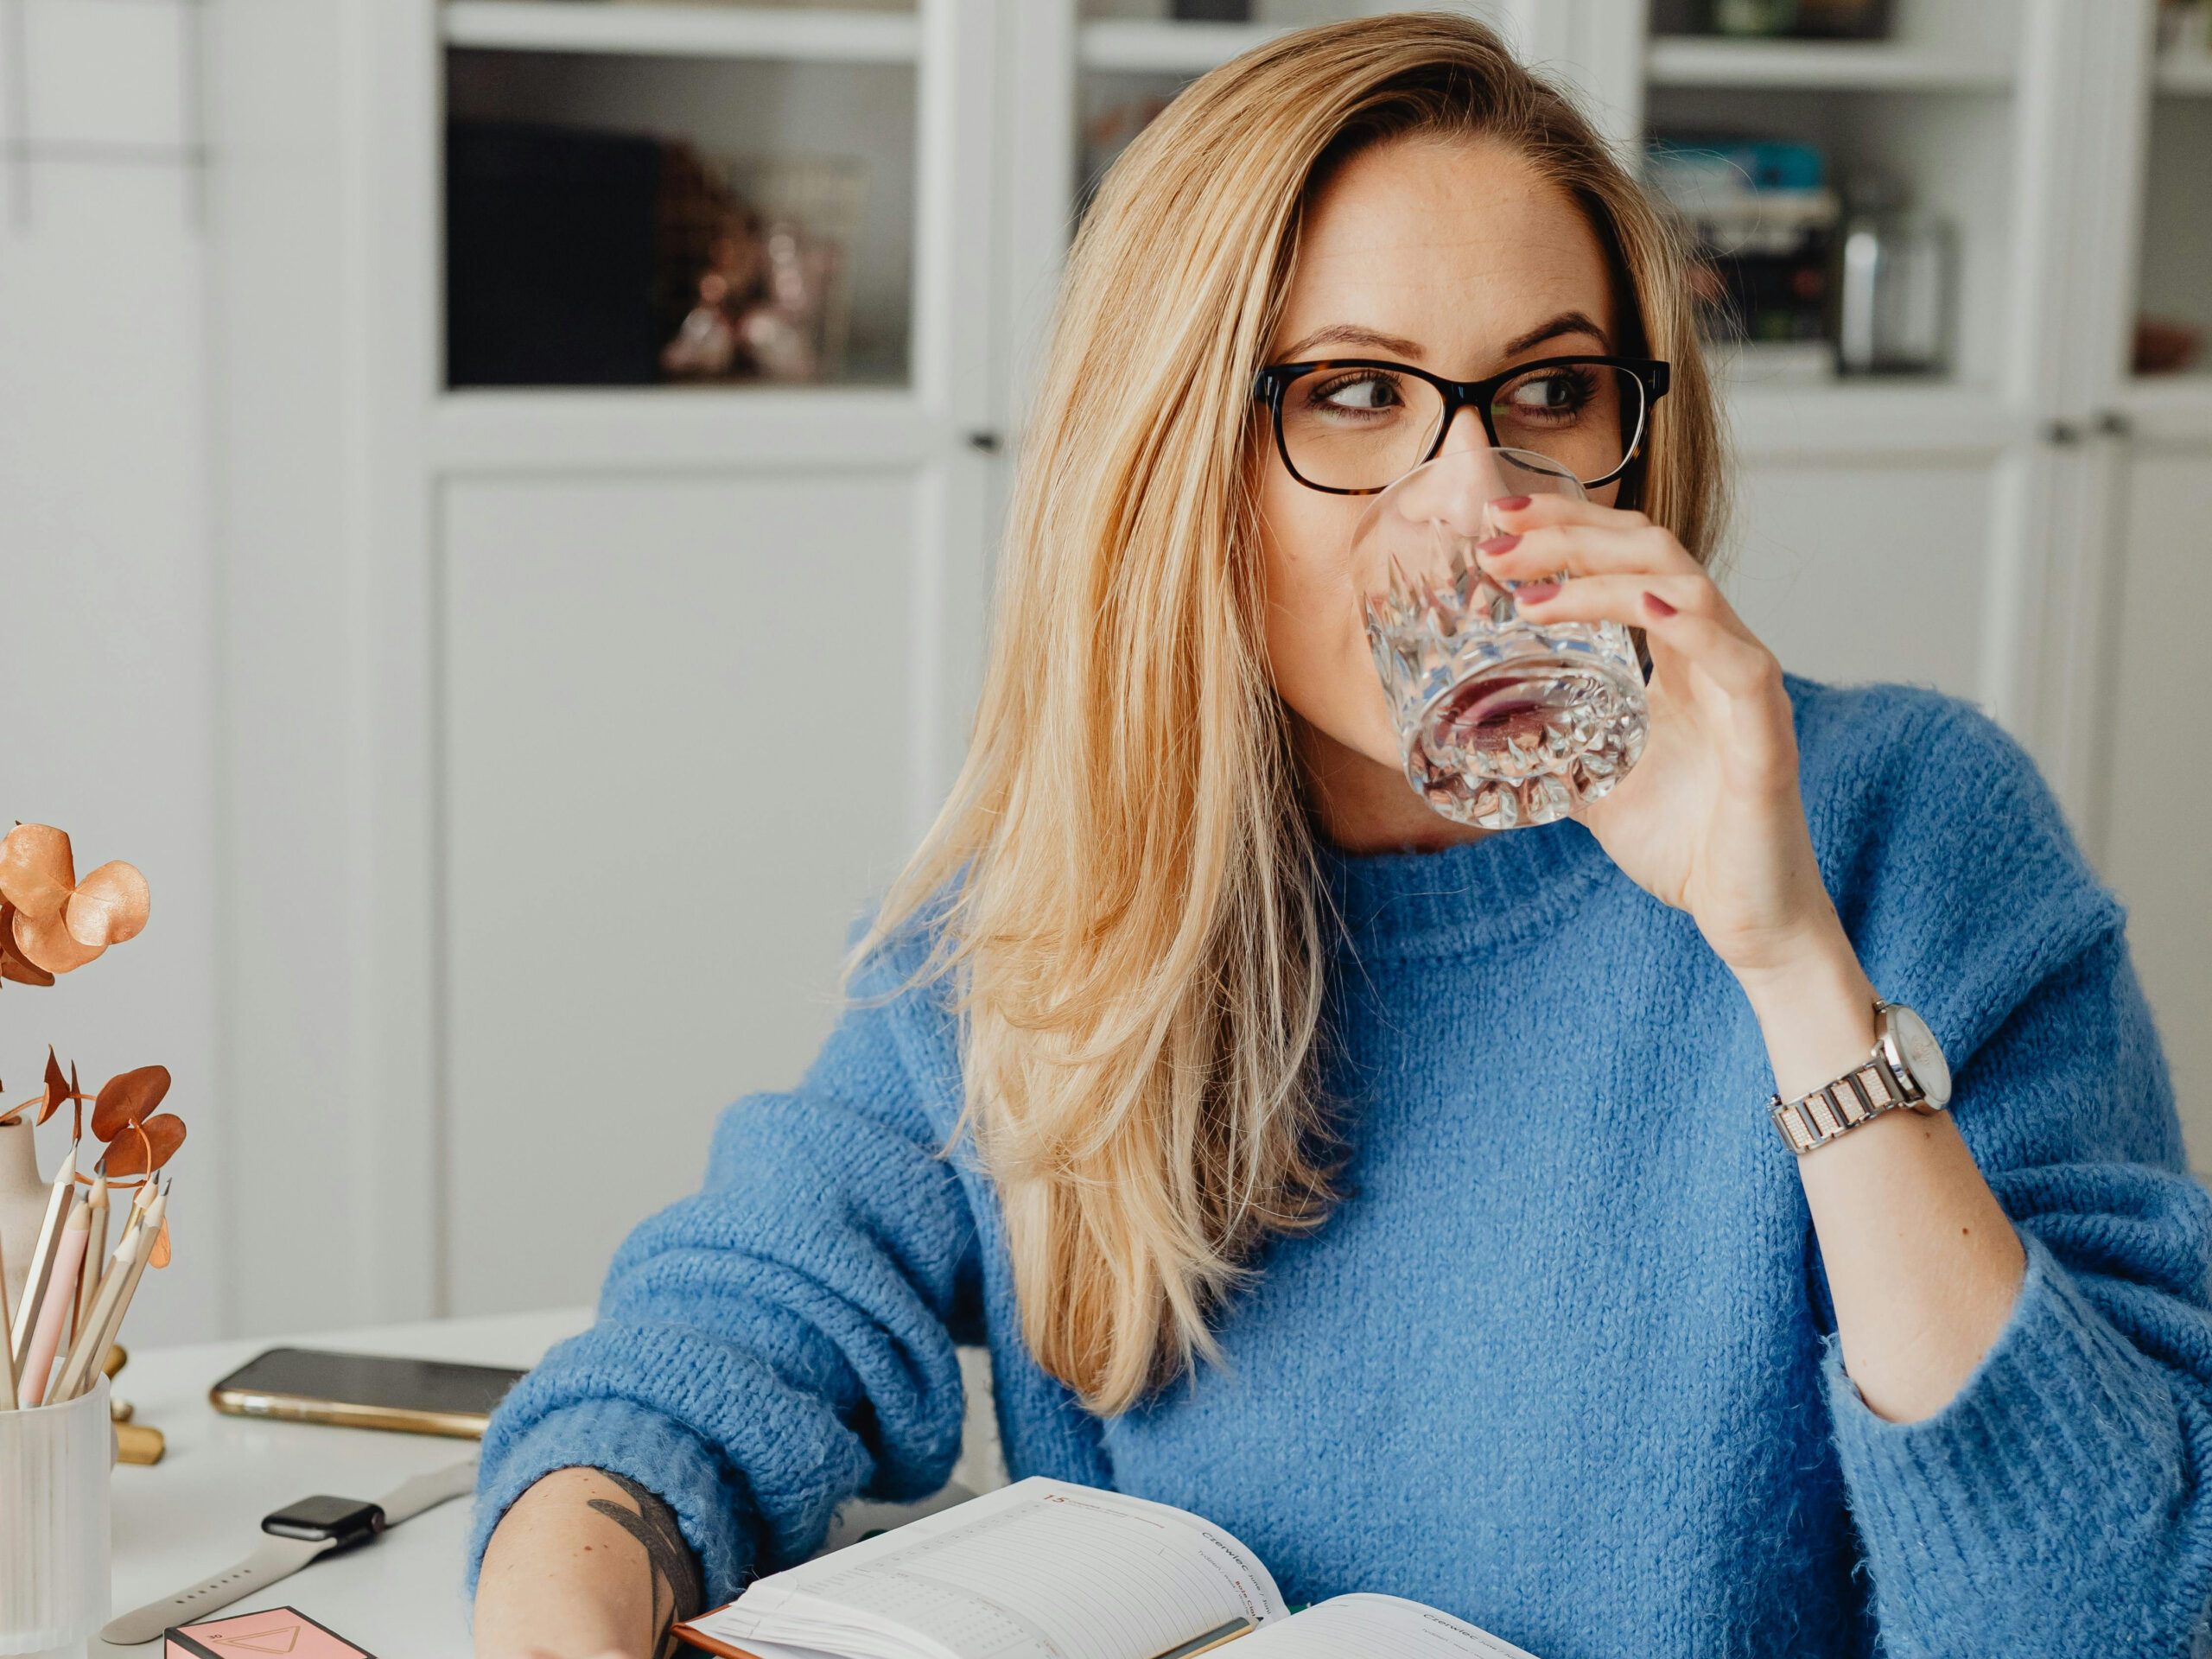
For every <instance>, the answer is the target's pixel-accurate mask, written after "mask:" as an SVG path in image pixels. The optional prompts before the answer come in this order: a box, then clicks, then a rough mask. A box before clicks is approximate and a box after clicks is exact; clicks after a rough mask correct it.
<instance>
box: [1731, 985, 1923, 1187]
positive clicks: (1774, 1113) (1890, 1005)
mask: <svg viewBox="0 0 2212 1659" xmlns="http://www.w3.org/2000/svg"><path fill="white" fill-rule="evenodd" d="M1950 1099H1951V1067H1950V1064H1949V1062H1948V1061H1947V1060H1945V1059H1944V1058H1943V1046H1942V1044H1940V1043H1938V1042H1937V1041H1936V1033H1934V1032H1932V1031H1930V1030H1929V1029H1928V1022H1927V1021H1926V1020H1923V1019H1922V1018H1921V1017H1920V1016H1919V1015H1918V1014H1915V1013H1914V1012H1913V1011H1912V1010H1911V1009H1910V1008H1908V1007H1904V1006H1903V1005H1902V1004H1899V1003H1896V1002H1877V1003H1875V1004H1874V1052H1873V1053H1872V1054H1871V1055H1869V1056H1868V1057H1867V1058H1866V1064H1865V1065H1861V1066H1859V1067H1857V1068H1855V1069H1854V1070H1853V1071H1847V1072H1845V1073H1844V1074H1843V1076H1841V1077H1838V1078H1837V1079H1836V1080H1835V1081H1834V1083H1831V1084H1827V1085H1826V1086H1824V1087H1822V1088H1819V1089H1815V1090H1813V1092H1812V1093H1811V1094H1809V1095H1802V1096H1799V1097H1798V1098H1797V1099H1796V1100H1793V1101H1789V1102H1786V1103H1785V1102H1784V1101H1783V1098H1782V1096H1780V1095H1776V1096H1773V1097H1772V1098H1770V1100H1769V1101H1768V1102H1767V1111H1768V1114H1769V1116H1771V1117H1772V1118H1773V1119H1774V1127H1775V1128H1776V1130H1777V1132H1778V1133H1779V1134H1780V1135H1781V1136H1782V1138H1783V1140H1784V1141H1788V1142H1789V1149H1790V1150H1791V1151H1792V1152H1794V1153H1796V1154H1797V1155H1798V1156H1799V1157H1800V1158H1802V1157H1803V1156H1804V1155H1805V1154H1807V1153H1808V1152H1811V1151H1813V1150H1815V1148H1816V1147H1825V1146H1826V1145H1827V1143H1828V1142H1829V1141H1834V1140H1838V1139H1840V1138H1841V1137H1842V1136H1844V1135H1848V1134H1850V1133H1851V1132H1852V1130H1853V1129H1855V1128H1858V1127H1859V1125H1860V1124H1862V1123H1866V1122H1872V1120H1873V1119H1875V1118H1878V1117H1879V1116H1881V1115H1882V1114H1883V1113H1885V1112H1892V1111H1895V1110H1896V1109H1897V1108H1898V1107H1900V1106H1904V1107H1908V1108H1910V1109H1911V1110H1913V1111H1916V1112H1938V1111H1941V1110H1942V1109H1943V1108H1944V1107H1945V1106H1947V1105H1948V1104H1949V1103H1950Z"/></svg>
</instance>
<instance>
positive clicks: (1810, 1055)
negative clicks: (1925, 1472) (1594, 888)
mask: <svg viewBox="0 0 2212 1659" xmlns="http://www.w3.org/2000/svg"><path fill="white" fill-rule="evenodd" d="M1745 994H1746V995H1749V996H1750V998H1751V1007H1752V1009H1753V1011H1754V1012H1755V1013H1756V1014H1757V1015H1758V1021H1759V1027H1760V1030H1761V1031H1762V1033H1764V1036H1765V1038H1766V1044H1767V1053H1768V1056H1769V1058H1770V1059H1771V1060H1772V1061H1773V1065H1774V1078H1775V1089H1776V1091H1777V1093H1778V1094H1780V1095H1781V1096H1782V1097H1783V1099H1784V1100H1793V1099H1796V1097H1797V1096H1800V1095H1802V1094H1804V1093H1806V1092H1808V1091H1809V1090H1815V1089H1818V1088H1820V1087H1821V1086H1822V1085H1823V1084H1827V1083H1831V1082H1833V1081H1834V1079H1835V1078H1837V1077H1840V1076H1841V1075H1842V1074H1843V1073H1844V1072H1846V1071H1849V1070H1851V1069H1852V1068H1853V1067H1854V1066H1856V1065H1863V1064H1864V1063H1865V1061H1866V1056H1867V1054H1868V1052H1870V1051H1871V1050H1872V1047H1873V1045H1874V1013H1873V1004H1874V997H1875V988H1874V987H1873V986H1872V984H1870V983H1869V982H1868V981H1867V978H1866V973H1865V971H1864V970H1863V969H1861V968H1860V967H1859V959H1858V957H1857V956H1856V955H1855V954H1854V953H1853V950H1852V949H1851V946H1850V944H1849V941H1848V940H1847V939H1846V938H1845V937H1844V934H1843V930H1842V928H1841V926H1840V925H1837V926H1835V927H1834V929H1833V930H1823V937H1821V938H1819V939H1818V940H1817V941H1816V942H1815V944H1813V945H1811V946H1810V947H1808V950H1807V951H1806V953H1805V954H1804V955H1803V956H1802V957H1801V958H1800V959H1799V960H1798V961H1797V962H1796V963H1795V964H1793V965H1792V967H1791V968H1789V969H1787V970H1778V971H1777V972H1775V973H1773V974H1771V975H1768V976H1761V977H1758V978H1754V979H1751V980H1747V981H1746V982H1745ZM1775 1152H1776V1155H1777V1157H1787V1156H1788V1155H1789V1154H1788V1153H1787V1152H1786V1151H1784V1149H1783V1147H1782V1145H1781V1142H1780V1141H1778V1140H1777V1142H1776V1145H1775ZM1797 1168H1798V1173H1799V1175H1800V1177H1801V1178H1802V1179H1803V1181H1804V1184H1805V1199H1806V1203H1807V1205H1808V1206H1809V1207H1810V1209H1811V1211H1812V1215H1813V1228H1814V1230H1815V1233H1816V1234H1817V1236H1819V1239H1820V1246H1821V1264H1822V1266H1823V1267H1824V1268H1825V1269H1826V1270H1827V1281H1828V1291H1829V1294H1830V1295H1831V1297H1832V1298H1833V1300H1834V1305H1835V1318H1836V1330H1837V1333H1838V1335H1839V1337H1840V1338H1841V1341H1842V1344H1843V1361H1844V1367H1845V1369H1846V1370H1847V1371H1848V1372H1849V1373H1850V1375H1851V1380H1852V1382H1853V1383H1854V1384H1856V1385H1857V1387H1858V1389H1859V1395H1860V1396H1861V1397H1862V1398H1863V1399H1864V1400H1865V1401H1866V1404H1867V1405H1868V1407H1870V1408H1872V1410H1874V1411H1875V1412H1877V1413H1878V1414H1880V1415H1881V1416H1884V1417H1886V1418H1888V1419H1890V1420H1891V1421H1893V1422H1914V1421H1918V1420H1920V1419H1922V1418H1923V1417H1928V1416H1932V1415H1933V1414H1935V1413H1936V1412H1937V1411H1939V1410H1941V1409H1942V1407H1943V1406H1944V1405H1945V1404H1946V1403H1948V1402H1949V1401H1950V1399H1951V1398H1952V1396H1953V1395H1955V1394H1957V1393H1958V1391H1959V1388H1960V1385H1961V1383H1964V1382H1965V1381H1966V1380H1967V1377H1968V1376H1970V1375H1971V1374H1972V1373H1973V1371H1974V1367H1975V1366H1976V1365H1977V1364H1978V1363H1980V1360H1981V1357H1982V1356H1983V1355H1984V1354H1985V1353H1986V1352H1987V1351H1989V1347H1990V1344H1992V1343H1993V1342H1994V1341H1995V1340H1996V1339H1997V1336H1998V1333H1999V1332H2001V1331H2002V1330H2003V1329H2004V1328H2005V1320H2006V1319H2008V1318H2009V1317H2010V1316H2011V1314H2012V1306H2013V1303H2014V1302H2015V1300H2017V1299H2018V1294H2019V1289H2020V1281H2021V1277H2022V1275H2023V1274H2024V1271H2025V1268H2026V1256H2025V1255H2024V1253H2023V1251H2022V1250H2021V1248H2020V1241H2019V1239H2018V1236H2017V1235H2015V1234H2014V1232H2013V1230H2012V1222H2011V1220H2010V1219H2009V1218H2008V1217H2006V1216H2005V1211H2004V1210H2003V1209H2002V1207H2001V1206H1999V1204H1998V1202H1997V1196H1996V1194H1995V1193H1993V1192H1991V1191H1990V1190H1989V1183H1988V1182H1986V1180H1984V1179H1982V1176H1981V1171H1980V1168H1979V1167H1978V1166H1976V1164H1975V1163H1974V1154H1972V1153H1971V1152H1970V1151H1968V1150H1967V1144H1966V1142H1965V1141H1964V1140H1962V1139H1961V1137H1960V1135H1959V1131H1958V1127H1957V1125H1955V1123H1953V1122H1952V1121H1951V1119H1950V1116H1949V1115H1948V1113H1940V1112H1939V1113H1936V1114H1933V1115H1923V1114H1921V1113H1917V1112H1907V1111H1894V1112H1889V1113H1885V1114H1884V1115H1883V1116H1880V1117H1878V1118H1876V1119H1875V1120H1874V1121H1873V1122H1870V1123H1867V1124H1866V1125H1864V1126H1862V1127H1861V1128H1856V1129H1853V1131H1852V1132H1851V1133H1850V1134H1848V1135H1844V1136H1843V1137H1842V1138H1841V1139H1840V1140H1837V1141H1832V1142H1830V1143H1829V1144H1828V1145H1827V1146H1825V1147H1821V1148H1820V1149H1818V1150H1817V1151H1815V1152H1811V1153H1808V1154H1806V1155H1805V1156H1803V1157H1802V1158H1800V1159H1799V1160H1797Z"/></svg>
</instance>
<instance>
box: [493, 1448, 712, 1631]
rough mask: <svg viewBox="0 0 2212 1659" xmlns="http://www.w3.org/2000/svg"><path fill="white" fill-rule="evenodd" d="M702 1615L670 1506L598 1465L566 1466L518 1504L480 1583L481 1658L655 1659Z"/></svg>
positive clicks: (693, 1571)
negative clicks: (677, 1631)
mask: <svg viewBox="0 0 2212 1659" xmlns="http://www.w3.org/2000/svg"><path fill="white" fill-rule="evenodd" d="M698 1611H699V1575H698V1569H697V1567H696V1564H695V1563H694V1562H693V1561H692V1560H691V1557H690V1551H689V1550H688V1549H687V1548H685V1547H684V1544H683V1539H682V1537H681V1535H678V1534H677V1530H676V1525H675V1521H674V1518H673V1517H672V1516H671V1515H670V1513H669V1511H668V1509H667V1506H666V1505H665V1504H664V1503H661V1501H660V1500H659V1499H658V1498H657V1497H654V1496H653V1495H652V1493H651V1492H649V1491H645V1489H644V1488H643V1487H641V1486H639V1485H638V1484H636V1483H635V1482H632V1481H627V1480H624V1479H622V1478H620V1477H619V1476H614V1475H610V1474H607V1472H606V1471H603V1470H599V1469H559V1470H556V1471H554V1472H553V1473H551V1474H550V1475H547V1476H546V1477H545V1478H543V1479H542V1480H540V1481H538V1482H537V1484H535V1485H533V1486H531V1489H530V1490H529V1491H526V1492H524V1494H523V1495H522V1496H521V1497H519V1498H518V1499H516V1500H515V1503H514V1506H513V1507H512V1509H510V1510H508V1511H507V1512H506V1514H505V1516H504V1517H502V1518H501V1520H500V1522H499V1526H498V1528H497V1529H495V1530H494V1531H493V1534H492V1539H491V1541H490V1543H489V1544H487V1545H486V1548H485V1550H484V1565H483V1569H482V1571H481V1572H480V1573H479V1575H478V1577H477V1582H476V1617H475V1629H476V1651H477V1654H478V1656H479V1659H656V1656H659V1655H664V1654H667V1653H671V1652H673V1651H674V1649H675V1647H676V1643H675V1641H674V1639H673V1638H672V1637H671V1636H670V1635H669V1628H670V1626H671V1625H672V1624H675V1623H676V1621H677V1620H678V1619H680V1618H690V1617H692V1616H693V1615H695V1614H696V1613H697V1612H698Z"/></svg>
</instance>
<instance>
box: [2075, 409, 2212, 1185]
mask: <svg viewBox="0 0 2212 1659" xmlns="http://www.w3.org/2000/svg"><path fill="white" fill-rule="evenodd" d="M2145 424H2146V425H2150V424H2152V423H2149V422H2146V423H2145ZM2152 431H2153V435H2151V436H2147V437H2145V438H2143V439H2140V440H2139V441H2138V442H2136V443H2135V444H2133V445H2132V446H2131V447H2130V453H2129V454H2127V455H2126V458H2125V459H2124V460H2123V461H2122V462H2121V463H2120V464H2121V466H2122V467H2123V470H2124V483H2123V486H2122V496H2121V503H2120V514H2121V524H2122V527H2123V529H2122V537H2121V546H2122V548H2123V549H2124V550H2125V555H2124V558H2123V560H2122V562H2121V573H2120V582H2119V594H2118V596H2117V597H2118V603H2117V605H2116V607H2115V611H2116V615H2115V617H2114V626H2113V642H2112V663H2113V677H2112V683H2111V688H2110V690H2109V692H2108V701H2107V706H2106V709H2105V711H2104V712H2105V719H2106V726H2105V729H2106V731H2107V733H2108V734H2109V738H2108V741H2109V745H2110V747H2109V751H2108V753H2107V755H2106V757H2105V760H2106V765H2107V767H2108V768H2109V772H2108V774H2107V776H2108V778H2109V783H2108V785H2107V791H2106V792H2105V795H2104V798H2103V799H2102V800H2101V801H2100V803H2099V806H2098V819H2099V826H2098V827H2099V829H2100V831H2101V842H2102V843H2103V853H2104V857H2103V863H2104V869H2105V874H2106V876H2107V879H2108V880H2110V881H2111V882H2112V883H2113V887H2116V888H2117V889H2118V890H2119V893H2120V897H2121V899H2124V900H2125V901H2126V903H2127V905H2128V912H2129V913H2128V923H2127V928H2128V938H2129V940H2130V943H2131V944H2133V948H2134V953H2135V966H2136V971H2137V972H2138V973H2139V974H2140V975H2141V976H2142V979H2143V988H2144V990H2145V994H2146V995H2148V996H2149V997H2150V999H2151V1006H2152V1010H2153V1011H2154V1012H2155V1013H2156V1014H2158V1025H2159V1029H2160V1031H2161V1033H2163V1034H2164V1038H2165V1041H2166V1057H2167V1058H2168V1060H2169V1061H2170V1062H2171V1065H2172V1067H2173V1074H2174V1090H2175V1093H2176V1095H2177V1096H2178V1098H2179V1099H2180V1101H2181V1103H2182V1108H2183V1128H2185V1129H2186V1131H2187V1132H2188V1134H2189V1135H2190V1144H2191V1147H2192V1150H2193V1152H2194V1154H2195V1157H2196V1161H2197V1162H2198V1164H2199V1166H2200V1167H2201V1166H2204V1165H2206V1164H2212V732H2208V729H2207V721H2206V715H2205V709H2206V695H2205V683H2206V678H2205V672H2206V659H2207V654H2208V641H2212V423H2207V424H2206V425H2203V426H2200V428H2199V429H2198V430H2197V431H2196V433H2195V435H2193V437H2183V436H2180V435H2173V436H2170V437H2167V438H2165V439H2164V441H2161V439H2160V438H2159V437H2158V436H2157V435H2155V432H2156V429H2155V426H2153V428H2152Z"/></svg>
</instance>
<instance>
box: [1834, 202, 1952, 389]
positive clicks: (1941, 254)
mask: <svg viewBox="0 0 2212 1659" xmlns="http://www.w3.org/2000/svg"><path fill="white" fill-rule="evenodd" d="M1958 263H1959V261H1958V238H1957V235H1956V233H1955V232H1954V230H1953V229H1952V227H1951V224H1950V222H1949V221H1948V219H1941V218H1937V217H1936V216H1935V215H1933V214H1929V213H1919V212H1916V211H1915V210H1914V209H1913V208H1911V207H1910V206H1909V205H1908V204H1907V202H1906V200H1905V196H1904V191H1903V189H1902V188H1901V187H1899V186H1898V185H1897V183H1896V182H1895V181H1892V180H1890V179H1888V178H1886V177H1883V176H1880V175H1867V176H1866V177H1864V178H1861V179H1858V180H1854V181H1853V187H1852V190H1851V215H1850V218H1849V219H1848V220H1847V222H1846V224H1845V226H1844V234H1843V280H1842V284H1841V294H1840V304H1839V306H1838V311H1837V323H1836V358H1837V362H1838V365H1839V366H1840V368H1841V369H1842V370H1843V372H1845V373H1847V374H1940V373H1942V372H1943V371H1944V370H1945V369H1947V368H1948V367H1949V366H1950V357H1951V336H1952V332H1953V327H1954V318H1953V313H1954V310H1955V301H1954V296H1955V289H1956V284H1957V276H1958Z"/></svg>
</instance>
